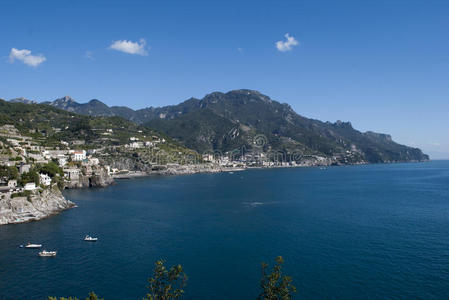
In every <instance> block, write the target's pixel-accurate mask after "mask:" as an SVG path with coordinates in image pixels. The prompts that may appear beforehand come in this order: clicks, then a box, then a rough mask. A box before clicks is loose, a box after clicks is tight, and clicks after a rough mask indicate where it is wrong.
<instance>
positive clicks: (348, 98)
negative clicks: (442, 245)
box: [0, 0, 449, 158]
mask: <svg viewBox="0 0 449 300" xmlns="http://www.w3.org/2000/svg"><path fill="white" fill-rule="evenodd" d="M0 11H2V12H3V13H2V18H0V37H1V43H0V98H4V99H11V98H14V97H20V96H23V97H26V98H30V99H35V100H38V101H44V100H54V99H55V98H58V97H61V96H64V95H70V96H72V97H73V98H75V99H76V100H78V101H79V102H86V101H88V100H90V99H93V98H97V99H100V100H102V101H103V102H105V103H107V104H108V105H126V106H130V107H132V108H142V107H147V106H161V105H168V104H176V103H179V102H181V101H183V100H186V99H188V98H189V97H197V98H201V97H203V96H204V95H205V94H207V93H210V92H213V91H223V92H225V91H228V90H232V89H239V88H248V89H255V90H259V91H261V92H262V93H264V94H267V95H268V96H270V97H271V98H273V99H275V100H278V101H281V102H287V103H289V104H291V105H292V107H293V108H294V109H295V110H296V111H297V112H298V113H300V114H302V115H304V116H307V117H312V118H317V119H321V120H325V121H327V120H329V121H336V120H339V119H341V120H345V121H346V120H348V121H351V122H352V124H353V126H354V127H355V128H357V129H359V130H362V131H365V130H373V131H378V132H384V133H389V134H391V135H392V136H393V138H394V139H395V140H396V141H398V142H401V143H405V144H408V145H412V146H417V147H420V148H422V149H423V150H424V151H425V152H426V153H429V154H431V156H432V158H449V116H448V115H449V1H413V0H408V1H393V0H390V1H382V0H380V1H379V0H378V1H320V0H315V1H300V0H297V1H281V0H278V1H261V0H259V1H232V0H227V1H170V0H165V1H64V0H62V1H39V2H38V1H9V0H3V1H1V2H0ZM287 33H288V34H289V37H290V38H293V40H292V39H291V40H290V42H291V43H289V44H285V42H286V38H285V35H286V34H287ZM142 39H143V40H142ZM125 41H127V42H125ZM278 41H281V42H283V44H280V47H279V49H278V47H276V42H278ZM295 42H297V45H295ZM111 46H112V47H111ZM13 48H14V49H15V50H13ZM24 50H29V51H31V52H26V51H25V52H24ZM280 50H284V51H280ZM123 51H125V52H123ZM126 52H127V53H126Z"/></svg>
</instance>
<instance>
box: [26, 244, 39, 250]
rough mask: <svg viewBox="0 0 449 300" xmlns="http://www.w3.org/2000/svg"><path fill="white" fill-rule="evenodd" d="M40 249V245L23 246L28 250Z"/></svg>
mask: <svg viewBox="0 0 449 300" xmlns="http://www.w3.org/2000/svg"><path fill="white" fill-rule="evenodd" d="M40 247H42V245H41V244H30V243H28V244H27V245H26V246H25V248H28V249H36V248H40Z"/></svg>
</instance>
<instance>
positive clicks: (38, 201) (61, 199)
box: [0, 160, 432, 226]
mask: <svg viewBox="0 0 449 300" xmlns="http://www.w3.org/2000/svg"><path fill="white" fill-rule="evenodd" d="M431 161H432V160H428V161H402V162H384V163H356V164H341V165H301V166H254V167H217V166H210V165H209V166H207V165H188V166H184V167H182V168H168V169H166V170H158V171H151V172H143V171H130V172H129V173H126V174H115V175H111V178H112V179H113V180H112V181H110V182H109V183H108V184H107V185H102V186H80V187H75V188H67V189H85V188H102V187H107V186H110V185H115V184H117V183H116V180H119V181H121V180H130V179H134V178H144V177H152V176H176V175H193V174H207V173H210V174H214V173H233V172H241V171H247V170H269V169H280V168H325V169H327V168H329V167H343V166H359V165H380V164H400V163H425V162H431ZM49 199H50V200H51V201H52V203H50V207H49V205H48V204H49V201H48V200H49ZM11 200H12V199H6V200H2V201H3V202H4V203H3V206H5V202H6V201H9V202H8V203H6V206H7V207H8V209H7V211H8V210H9V211H10V212H11V214H15V216H7V212H6V213H5V212H3V213H2V214H1V215H0V226H2V225H14V224H23V223H29V222H33V221H40V220H43V219H46V218H48V217H51V216H54V215H57V214H59V213H61V212H63V211H65V210H67V209H70V208H76V207H77V205H76V203H74V202H72V201H70V200H68V199H66V198H65V196H64V195H63V193H62V191H61V190H59V189H58V191H57V192H56V191H54V189H53V190H49V191H48V192H47V193H45V195H41V196H37V197H34V198H33V201H28V200H27V199H26V198H25V199H21V198H17V199H15V200H13V202H14V204H15V206H16V207H14V205H12V201H11ZM51 201H50V202H51ZM42 203H45V205H46V206H45V205H44V206H43V207H39V206H40V205H41V206H42ZM0 204H2V203H1V201H0ZM18 206H20V209H18V208H17V207H18ZM36 206H37V207H39V208H36ZM23 207H27V208H28V212H23ZM13 210H20V211H19V212H13ZM5 215H6V216H5Z"/></svg>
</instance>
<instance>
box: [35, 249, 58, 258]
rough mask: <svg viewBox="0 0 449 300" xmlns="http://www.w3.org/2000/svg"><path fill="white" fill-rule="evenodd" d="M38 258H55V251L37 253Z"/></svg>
mask: <svg viewBox="0 0 449 300" xmlns="http://www.w3.org/2000/svg"><path fill="white" fill-rule="evenodd" d="M39 256H41V257H53V256H56V251H47V250H42V251H41V252H39Z"/></svg>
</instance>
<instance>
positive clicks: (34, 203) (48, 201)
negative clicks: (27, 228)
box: [0, 187, 75, 225]
mask: <svg viewBox="0 0 449 300" xmlns="http://www.w3.org/2000/svg"><path fill="white" fill-rule="evenodd" d="M74 206H75V204H74V203H73V202H71V201H69V200H67V199H65V198H64V196H63V195H62V193H61V192H60V191H59V189H58V188H56V187H54V188H52V189H48V190H43V191H42V193H39V192H35V193H34V194H32V195H31V196H30V197H29V198H27V197H17V198H11V197H5V198H4V199H1V200H0V225H4V224H12V223H23V222H28V221H35V220H40V219H43V218H46V217H48V216H51V215H54V214H57V213H59V212H61V211H63V210H65V209H68V208H71V207H74Z"/></svg>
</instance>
